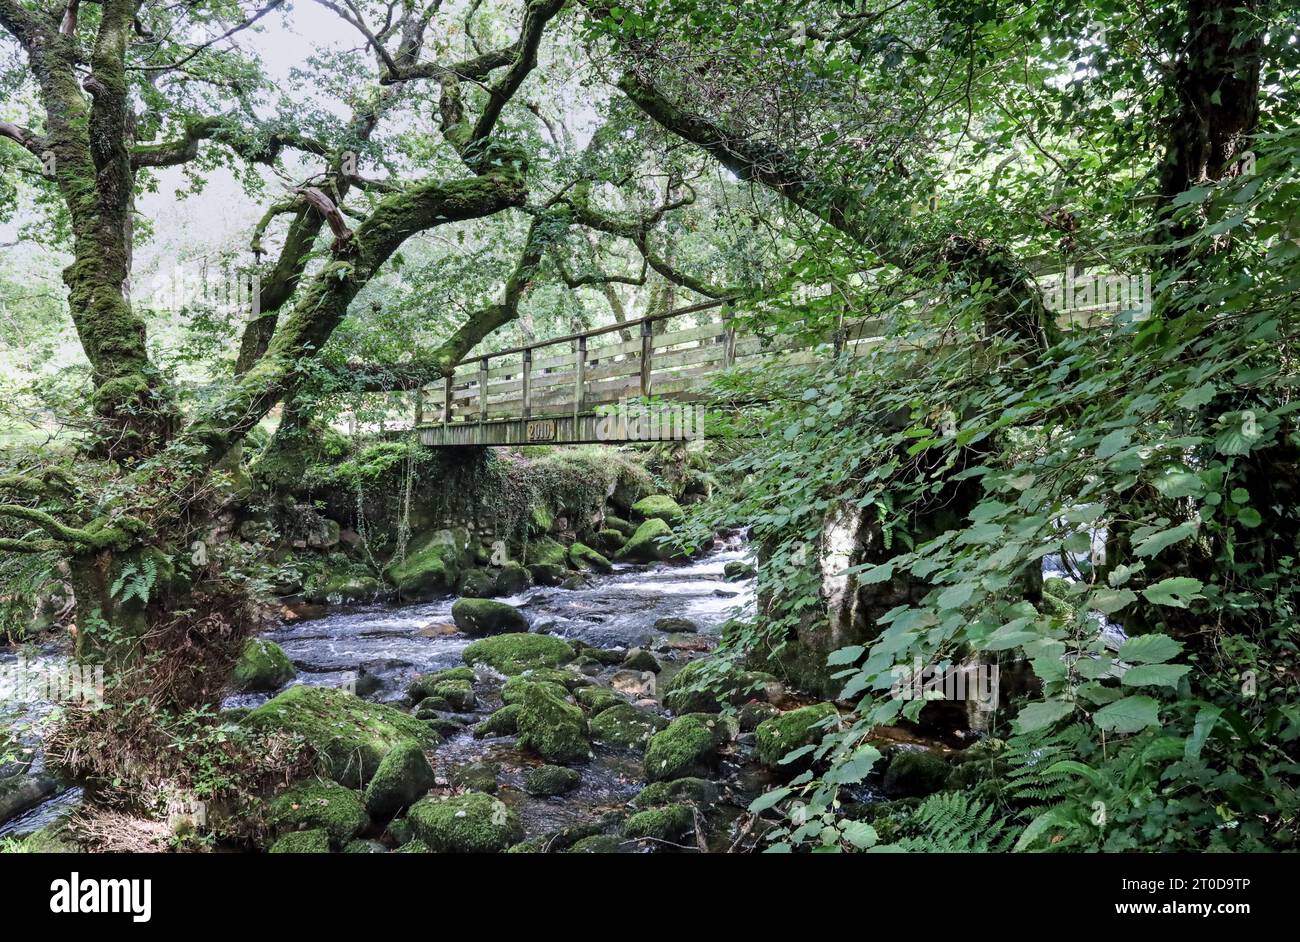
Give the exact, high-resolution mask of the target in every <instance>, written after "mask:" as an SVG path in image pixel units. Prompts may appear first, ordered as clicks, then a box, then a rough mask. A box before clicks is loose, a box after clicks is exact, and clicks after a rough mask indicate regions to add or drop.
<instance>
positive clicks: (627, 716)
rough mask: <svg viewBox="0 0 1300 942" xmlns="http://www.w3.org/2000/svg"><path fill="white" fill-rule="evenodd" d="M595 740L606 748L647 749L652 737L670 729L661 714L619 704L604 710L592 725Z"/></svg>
mask: <svg viewBox="0 0 1300 942" xmlns="http://www.w3.org/2000/svg"><path fill="white" fill-rule="evenodd" d="M588 725H589V726H590V728H591V738H592V739H593V740H595V741H596V742H600V743H605V744H606V745H613V746H623V747H624V748H627V749H644V748H645V747H646V743H648V742H649V741H650V737H651V736H653V735H654V734H655V733H657V732H659V731H660V730H662V729H666V728H667V726H668V720H666V719H665V718H664V717H662V716H660V715H659V714H658V713H651V712H650V711H649V710H642V709H641V708H639V707H634V706H632V704H630V703H623V702H620V703H617V704H615V705H613V706H611V707H608V708H606V709H604V710H601V711H600V712H599V713H597V714H596V715H595V716H593V717H592V718H591V721H590V723H589V724H588Z"/></svg>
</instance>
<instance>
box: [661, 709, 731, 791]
mask: <svg viewBox="0 0 1300 942" xmlns="http://www.w3.org/2000/svg"><path fill="white" fill-rule="evenodd" d="M717 766H718V747H717V743H716V740H715V738H714V733H713V730H711V729H710V728H709V727H708V726H707V725H706V724H705V723H704V722H703V721H702V720H700V718H699V717H696V716H683V717H680V718H679V719H676V720H673V721H672V722H671V723H669V724H668V728H667V729H664V730H663V731H662V732H658V733H655V734H654V736H652V737H651V738H650V744H649V745H648V746H646V751H645V775H646V779H648V780H649V781H651V782H660V781H668V780H670V779H675V778H686V777H688V776H689V777H692V778H704V777H707V776H708V775H709V773H711V772H712V771H713V770H714V769H716V768H717Z"/></svg>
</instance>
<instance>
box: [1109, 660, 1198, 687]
mask: <svg viewBox="0 0 1300 942" xmlns="http://www.w3.org/2000/svg"><path fill="white" fill-rule="evenodd" d="M1189 670H1191V668H1190V667H1188V666H1187V665H1186V664H1138V665H1137V666H1136V667H1130V668H1129V669H1128V670H1127V671H1125V672H1124V676H1123V678H1122V679H1121V680H1120V683H1122V684H1123V685H1124V686H1125V687H1170V688H1177V687H1178V681H1180V680H1181V679H1182V677H1183V675H1184V674H1186V673H1187V672H1188V671H1189Z"/></svg>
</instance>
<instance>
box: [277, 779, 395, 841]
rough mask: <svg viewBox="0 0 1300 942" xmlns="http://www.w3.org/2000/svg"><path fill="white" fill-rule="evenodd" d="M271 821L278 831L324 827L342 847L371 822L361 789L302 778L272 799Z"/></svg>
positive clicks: (320, 828) (330, 836)
mask: <svg viewBox="0 0 1300 942" xmlns="http://www.w3.org/2000/svg"><path fill="white" fill-rule="evenodd" d="M269 818H270V823H271V827H273V828H274V829H275V830H276V832H277V833H280V834H284V833H288V832H292V831H310V830H317V829H319V830H322V831H324V832H325V833H326V834H327V835H329V842H330V844H331V846H333V847H336V848H340V847H342V846H343V845H344V844H346V843H347V842H348V841H350V840H352V838H354V837H356V836H357V835H358V834H360V833H361V832H362V831H363V830H365V827H366V825H367V824H368V823H369V821H370V819H369V817H368V816H367V815H366V809H365V807H364V806H363V805H362V804H361V799H360V798H359V797H358V796H357V793H356V792H354V791H352V789H350V788H344V787H343V786H342V785H339V784H337V783H336V782H331V781H310V782H302V783H300V784H298V785H295V786H293V787H292V788H290V789H289V790H288V791H285V792H282V793H281V794H279V795H277V796H276V797H275V799H274V800H273V801H272V802H271V809H270V815H269Z"/></svg>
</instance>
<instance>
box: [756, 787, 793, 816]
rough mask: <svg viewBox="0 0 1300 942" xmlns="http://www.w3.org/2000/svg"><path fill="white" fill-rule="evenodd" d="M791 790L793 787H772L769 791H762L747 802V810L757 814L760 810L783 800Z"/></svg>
mask: <svg viewBox="0 0 1300 942" xmlns="http://www.w3.org/2000/svg"><path fill="white" fill-rule="evenodd" d="M792 791H794V789H793V788H774V789H772V791H770V792H764V793H763V794H761V795H759V796H758V797H757V798H755V799H754V800H753V801H751V802H750V803H749V810H750V811H751V812H752V813H753V814H758V813H759V812H760V811H766V810H767V809H768V808H771V807H774V806H775V805H776V804H778V803H779V802H781V801H784V800H785V798H786V796H788V795H789V794H790V793H791V792H792Z"/></svg>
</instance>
